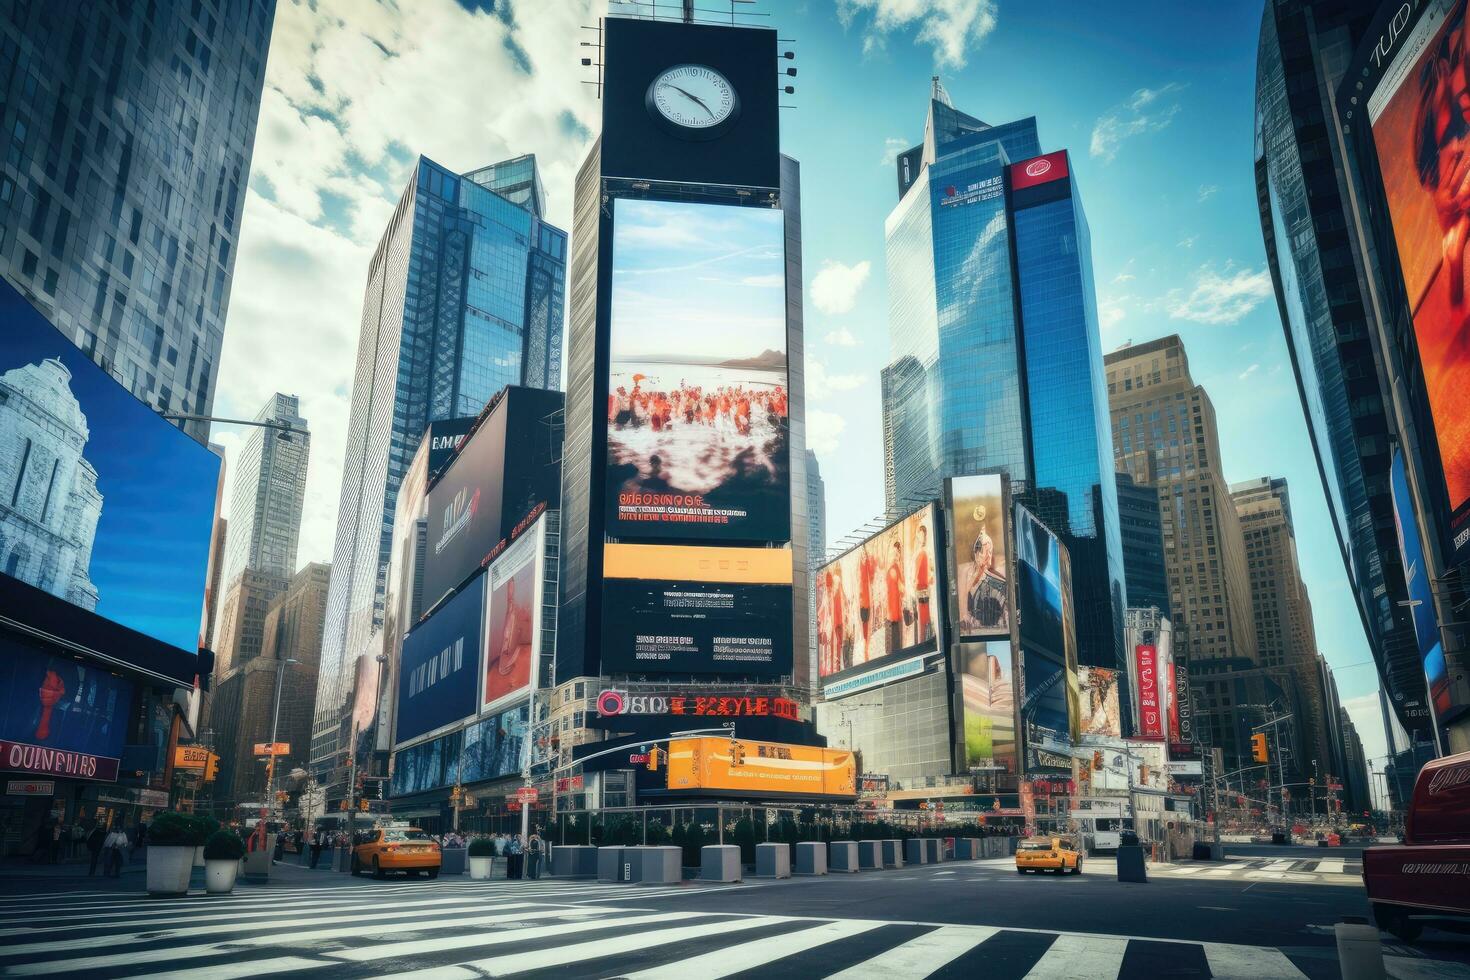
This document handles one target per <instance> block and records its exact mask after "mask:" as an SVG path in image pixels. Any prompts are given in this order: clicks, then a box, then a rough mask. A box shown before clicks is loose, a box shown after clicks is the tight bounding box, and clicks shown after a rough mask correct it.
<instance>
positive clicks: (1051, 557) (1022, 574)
mask: <svg viewBox="0 0 1470 980" xmlns="http://www.w3.org/2000/svg"><path fill="white" fill-rule="evenodd" d="M1015 527H1016V604H1017V607H1018V610H1019V616H1020V634H1021V645H1022V646H1023V647H1025V648H1026V649H1028V650H1031V649H1035V650H1043V651H1045V652H1047V653H1049V654H1051V655H1053V656H1055V657H1057V658H1062V657H1064V656H1065V655H1066V649H1067V643H1066V630H1065V628H1064V626H1063V622H1062V614H1063V609H1062V558H1061V543H1060V542H1059V541H1058V540H1057V536H1056V535H1055V534H1052V533H1051V531H1050V529H1048V528H1047V526H1046V525H1045V524H1043V523H1041V521H1039V520H1037V519H1036V518H1035V517H1034V516H1033V515H1032V513H1031V512H1030V511H1029V510H1027V509H1026V508H1025V507H1022V506H1020V505H1017V506H1016V525H1015Z"/></svg>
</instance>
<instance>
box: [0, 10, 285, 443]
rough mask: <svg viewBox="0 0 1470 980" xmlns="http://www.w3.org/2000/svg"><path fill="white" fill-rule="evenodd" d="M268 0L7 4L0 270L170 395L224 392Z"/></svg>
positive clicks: (94, 346) (145, 391)
mask: <svg viewBox="0 0 1470 980" xmlns="http://www.w3.org/2000/svg"><path fill="white" fill-rule="evenodd" d="M275 6H276V5H275V0H261V2H252V3H228V4H220V3H201V2H195V3H193V4H192V5H190V4H183V3H179V4H158V3H148V4H137V3H135V4H116V3H103V2H101V0H85V2H79V3H68V4H56V3H22V4H7V5H6V7H5V11H6V12H5V15H4V16H3V17H0V92H3V93H4V97H3V99H0V132H3V133H5V134H7V147H6V149H7V153H6V156H5V157H4V159H0V275H3V276H4V277H5V279H7V280H8V281H9V282H10V283H11V284H13V285H14V286H15V287H16V288H17V289H18V290H20V291H21V292H22V293H24V294H25V295H26V296H27V297H28V298H29V299H30V300H31V301H32V302H33V303H35V304H36V305H37V306H38V307H40V309H41V310H42V312H44V313H45V314H46V316H47V317H48V318H49V319H50V320H51V321H52V322H53V323H54V324H55V325H56V326H57V327H59V328H60V329H61V330H62V332H64V333H65V334H67V336H68V337H70V338H71V340H72V341H74V342H75V343H76V344H77V346H79V347H81V348H82V350H84V351H86V352H87V354H89V355H90V356H91V357H92V359H93V360H94V361H96V362H97V363H98V364H99V365H101V366H102V367H103V368H105V369H106V370H107V371H109V372H110V373H111V374H112V376H113V377H115V378H116V379H117V380H118V381H120V382H121V383H122V384H123V385H124V386H126V387H127V388H128V390H130V391H131V392H132V393H133V394H135V395H137V396H138V397H139V398H140V399H142V400H143V401H145V402H147V403H148V404H149V405H151V406H154V407H156V408H158V409H160V410H164V411H171V412H181V413H190V414H197V415H208V414H209V412H210V409H211V406H212V405H213V402H214V386H215V385H214V383H215V376H216V374H217V373H218V368H219V352H220V345H221V343H222V341H223V337H224V325H225V312H226V308H227V306H228V304H229V297H230V283H231V276H232V274H233V271H234V267H235V255H236V253H237V252H238V244H239V231H240V215H241V212H242V210H243V208H244V204H245V200H244V198H245V184H246V182H247V180H248V179H249V176H250V157H251V152H252V150H253V148H254V144H255V123H256V115H257V113H258V111H259V107H260V93H261V85H262V83H263V81H264V77H265V60H266V49H267V48H268V47H269V46H270V37H271V26H272V23H273V22H274V19H275ZM184 428H185V429H186V430H187V431H188V432H189V434H190V435H192V436H194V437H195V438H196V439H199V440H200V441H203V440H204V438H205V436H206V434H207V431H208V427H207V424H205V423H201V422H189V423H186V424H185V425H184Z"/></svg>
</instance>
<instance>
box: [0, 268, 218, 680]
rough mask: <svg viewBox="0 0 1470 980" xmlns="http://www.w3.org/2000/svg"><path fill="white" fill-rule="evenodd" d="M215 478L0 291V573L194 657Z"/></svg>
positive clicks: (157, 421) (198, 456) (176, 438)
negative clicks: (192, 654)
mask: <svg viewBox="0 0 1470 980" xmlns="http://www.w3.org/2000/svg"><path fill="white" fill-rule="evenodd" d="M219 468H220V460H219V457H218V456H216V455H215V454H214V453H212V452H210V451H209V450H208V449H206V448H205V447H204V446H202V445H200V444H199V443H197V442H195V441H194V440H193V439H191V438H189V437H188V436H186V435H185V434H184V433H183V432H181V431H179V430H178V429H177V428H175V427H174V426H172V425H170V424H169V423H168V422H167V421H165V420H164V419H162V418H160V417H159V416H158V414H157V413H156V412H154V411H153V410H152V409H150V408H149V407H148V406H147V405H145V404H143V403H142V402H141V401H139V400H138V399H136V398H134V397H133V396H132V395H131V394H130V393H129V392H128V391H127V390H126V389H124V388H123V387H122V386H121V385H119V384H118V383H117V382H116V381H114V380H113V379H112V377H111V376H110V375H108V374H107V373H106V372H105V371H103V370H102V369H101V368H99V367H97V365H96V364H93V363H92V360H91V359H90V358H88V357H87V356H86V355H85V354H83V353H82V352H81V351H80V350H78V349H77V347H76V346H75V345H74V344H73V343H72V342H71V341H70V340H68V339H67V338H66V337H65V336H63V335H62V334H61V332H60V331H58V330H57V329H56V328H55V327H53V326H52V325H51V324H50V323H49V322H48V321H47V320H46V318H45V317H43V316H42V315H41V314H40V313H39V312H37V310H36V309H35V308H34V307H32V306H31V305H30V303H28V302H27V301H26V300H25V298H24V297H22V296H21V295H20V294H19V293H17V292H16V291H15V290H14V289H13V288H11V287H10V286H9V285H8V284H5V283H0V540H3V542H4V543H3V545H0V573H3V574H5V575H8V576H10V577H12V578H15V579H19V580H20V581H22V582H25V583H26V584H28V585H31V586H34V587H36V588H39V589H41V590H43V591H45V592H49V593H50V594H52V595H54V596H57V597H58V598H61V599H63V600H65V601H67V602H69V603H71V604H73V605H75V606H79V607H81V608H82V609H86V610H89V611H91V612H95V613H97V614H98V615H100V616H104V617H106V618H107V619H110V620H112V621H113V622H115V623H119V624H121V625H123V626H127V627H129V628H131V629H134V630H137V631H138V632H139V633H144V634H147V635H148V636H151V637H153V638H154V639H156V640H159V641H161V642H163V643H167V644H170V645H172V646H174V647H177V648H178V649H180V650H185V651H188V652H189V653H194V652H196V651H197V650H198V649H199V639H200V636H199V625H200V621H201V619H202V612H203V606H204V587H205V579H206V577H207V570H208V564H209V542H210V535H211V533H212V531H213V527H214V503H215V492H216V490H217V488H218V485H219ZM12 615H15V616H16V617H17V618H19V619H24V618H25V611H24V610H13V611H12Z"/></svg>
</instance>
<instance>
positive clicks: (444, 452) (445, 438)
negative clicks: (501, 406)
mask: <svg viewBox="0 0 1470 980" xmlns="http://www.w3.org/2000/svg"><path fill="white" fill-rule="evenodd" d="M477 420H478V416H474V415H469V416H466V417H464V418H458V419H440V420H439V421H437V422H430V423H429V431H428V432H426V433H425V434H424V438H426V439H428V440H429V476H430V477H432V476H433V475H434V474H435V473H438V472H439V471H440V470H442V469H443V468H444V466H445V464H446V463H448V462H449V461H450V459H452V458H453V457H454V454H455V453H456V452H458V451H459V447H460V446H461V445H463V444H464V437H465V436H466V435H468V434H469V431H470V429H472V428H474V426H475V422H476V421H477Z"/></svg>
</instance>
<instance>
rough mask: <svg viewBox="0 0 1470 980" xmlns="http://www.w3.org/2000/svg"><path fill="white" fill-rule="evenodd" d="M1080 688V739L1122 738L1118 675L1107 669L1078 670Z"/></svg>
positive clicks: (1089, 668)
mask: <svg viewBox="0 0 1470 980" xmlns="http://www.w3.org/2000/svg"><path fill="white" fill-rule="evenodd" d="M1077 686H1078V687H1079V688H1080V689H1081V697H1080V698H1079V707H1080V712H1079V718H1078V720H1077V727H1078V729H1079V734H1080V736H1081V737H1082V738H1083V739H1086V738H1087V737H1088V736H1096V735H1101V736H1109V737H1112V738H1122V737H1123V717H1122V706H1121V704H1120V702H1119V698H1118V672H1117V671H1116V670H1110V669H1108V668H1106V667H1078V668H1077ZM1084 744H1085V743H1084Z"/></svg>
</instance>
